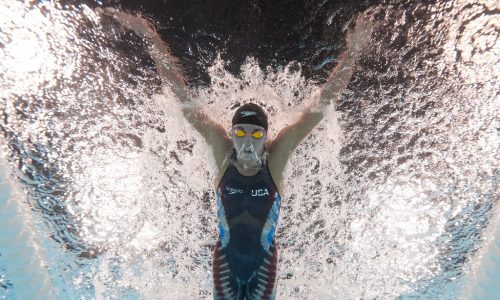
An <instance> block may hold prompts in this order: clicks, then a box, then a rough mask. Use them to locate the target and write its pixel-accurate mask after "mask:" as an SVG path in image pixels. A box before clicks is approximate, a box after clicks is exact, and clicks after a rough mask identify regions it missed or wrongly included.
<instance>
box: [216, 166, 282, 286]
mask: <svg viewBox="0 0 500 300" xmlns="http://www.w3.org/2000/svg"><path fill="white" fill-rule="evenodd" d="M216 196H217V218H218V221H219V239H220V245H221V246H222V252H223V253H224V255H225V256H226V257H227V262H228V264H229V268H230V269H231V273H232V274H233V275H234V276H236V277H237V278H238V279H240V280H242V281H248V280H250V279H251V277H252V276H253V275H255V271H256V270H257V269H258V268H259V266H262V264H263V261H264V258H265V257H267V256H269V255H270V254H271V253H272V252H273V249H272V248H273V247H272V246H273V242H274V234H275V231H276V225H277V221H278V213H279V208H280V205H281V198H280V195H279V193H278V190H277V187H276V185H275V183H274V181H273V179H272V177H271V174H270V172H269V169H268V167H267V165H264V166H263V167H262V169H261V170H260V171H259V172H258V173H257V174H255V175H253V176H243V175H241V174H240V173H239V172H238V170H237V169H236V167H235V166H234V165H233V164H231V163H229V165H228V167H227V169H226V171H225V173H224V175H223V176H222V178H221V180H220V183H219V185H218V188H217V193H216Z"/></svg>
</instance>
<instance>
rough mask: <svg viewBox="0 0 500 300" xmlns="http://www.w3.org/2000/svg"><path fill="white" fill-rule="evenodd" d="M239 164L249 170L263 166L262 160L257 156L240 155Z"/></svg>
mask: <svg viewBox="0 0 500 300" xmlns="http://www.w3.org/2000/svg"><path fill="white" fill-rule="evenodd" d="M237 160H238V163H239V165H240V166H241V167H242V168H243V170H245V171H248V170H251V169H255V168H259V167H261V160H260V159H259V158H258V157H257V156H256V155H252V156H243V155H242V156H240V157H238V158H237Z"/></svg>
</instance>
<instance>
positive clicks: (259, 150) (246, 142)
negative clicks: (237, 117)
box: [231, 124, 267, 162]
mask: <svg viewBox="0 0 500 300" xmlns="http://www.w3.org/2000/svg"><path fill="white" fill-rule="evenodd" d="M243 134H244V135H243ZM231 136H232V139H233V145H234V149H236V154H237V157H236V158H237V159H238V160H242V161H249V162H256V161H259V162H260V159H261V157H262V154H263V153H264V146H265V143H266V139H267V132H266V130H265V129H264V128H263V127H261V126H258V125H253V124H235V125H234V126H233V129H232V133H231Z"/></svg>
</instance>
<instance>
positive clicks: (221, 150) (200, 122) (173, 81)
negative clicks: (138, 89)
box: [102, 8, 231, 171]
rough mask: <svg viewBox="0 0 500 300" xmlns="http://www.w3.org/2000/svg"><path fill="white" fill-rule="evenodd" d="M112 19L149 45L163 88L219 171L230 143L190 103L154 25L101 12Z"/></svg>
mask: <svg viewBox="0 0 500 300" xmlns="http://www.w3.org/2000/svg"><path fill="white" fill-rule="evenodd" d="M102 12H103V13H104V14H106V15H110V16H111V17H113V18H114V19H115V20H116V21H117V22H118V23H120V24H121V25H122V26H124V27H126V28H128V29H131V30H133V31H134V32H135V33H136V34H137V35H139V36H143V37H144V38H146V39H147V40H148V41H149V42H150V43H151V44H152V46H153V49H152V51H150V54H151V57H152V58H153V60H154V61H155V63H156V68H157V70H158V73H159V75H160V77H161V79H162V81H163V84H164V85H165V86H168V87H170V89H171V90H172V92H173V93H174V94H175V96H176V97H177V99H178V100H179V101H180V102H181V104H182V113H183V115H184V117H185V118H186V119H187V121H188V122H189V123H191V125H193V127H194V128H195V129H196V130H197V131H198V132H199V133H200V134H201V135H202V136H203V138H204V139H205V141H206V142H207V143H208V144H209V145H210V147H211V148H212V151H213V155H214V158H215V162H216V165H217V168H218V169H219V171H221V170H220V169H221V168H222V165H223V162H224V160H225V158H226V155H227V152H228V151H229V150H230V149H231V143H230V141H229V138H228V137H227V135H226V130H225V129H224V128H223V127H222V126H221V125H220V124H218V123H217V122H215V121H214V120H213V119H212V118H210V116H209V115H208V114H207V113H206V112H204V111H203V109H202V107H200V106H199V105H197V104H196V103H195V102H192V101H191V98H190V96H189V93H188V88H187V86H186V79H185V78H184V76H183V75H182V71H181V70H180V68H179V67H178V64H177V60H176V59H175V57H173V56H172V54H171V53H170V49H169V48H168V46H167V45H166V44H165V43H164V42H163V40H162V39H161V37H160V35H159V34H158V33H157V32H156V30H155V28H154V26H153V25H152V24H151V23H150V22H149V21H148V20H146V19H144V18H142V17H141V16H136V15H131V14H127V13H124V12H121V11H119V10H116V9H112V8H108V9H106V10H104V11H102Z"/></svg>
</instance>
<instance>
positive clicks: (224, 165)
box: [214, 150, 233, 190]
mask: <svg viewBox="0 0 500 300" xmlns="http://www.w3.org/2000/svg"><path fill="white" fill-rule="evenodd" d="M232 154H233V150H231V151H228V152H227V153H226V156H225V158H224V160H223V161H222V164H221V165H220V167H219V168H217V170H218V171H217V176H216V177H215V179H214V187H215V190H217V189H218V187H219V184H220V181H221V179H222V177H223V176H224V173H226V170H227V167H228V166H229V164H230V163H231V162H232Z"/></svg>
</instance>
